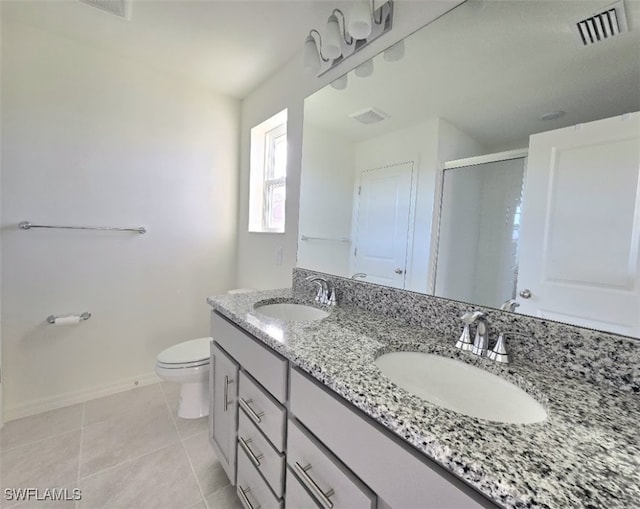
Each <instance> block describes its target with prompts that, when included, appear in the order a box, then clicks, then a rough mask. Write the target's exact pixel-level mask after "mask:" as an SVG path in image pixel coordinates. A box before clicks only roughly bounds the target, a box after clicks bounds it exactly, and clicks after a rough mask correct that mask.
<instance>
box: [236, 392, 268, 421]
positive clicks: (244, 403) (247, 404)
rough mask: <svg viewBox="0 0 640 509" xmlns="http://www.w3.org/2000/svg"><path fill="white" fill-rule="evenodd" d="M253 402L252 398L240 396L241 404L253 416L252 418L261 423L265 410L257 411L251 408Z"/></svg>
mask: <svg viewBox="0 0 640 509" xmlns="http://www.w3.org/2000/svg"><path fill="white" fill-rule="evenodd" d="M251 403H253V400H252V399H244V398H240V406H241V407H242V408H244V411H245V412H247V414H248V415H249V417H251V419H253V420H254V421H255V422H256V423H257V424H260V423H261V422H262V419H261V417H262V416H263V415H264V412H257V413H256V411H255V410H254V409H253V408H251V406H250V405H251Z"/></svg>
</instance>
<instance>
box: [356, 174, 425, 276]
mask: <svg viewBox="0 0 640 509" xmlns="http://www.w3.org/2000/svg"><path fill="white" fill-rule="evenodd" d="M412 179H413V163H412V162H409V163H402V164H397V165H393V166H385V167H383V168H377V169H373V170H365V171H363V172H362V173H361V174H360V182H359V191H358V192H359V195H358V199H357V201H356V207H357V213H356V230H355V235H354V250H353V252H352V260H353V264H352V267H353V272H363V273H365V274H366V275H367V277H366V279H365V281H368V282H371V283H378V284H382V285H386V286H393V287H395V288H404V285H405V279H406V268H407V249H408V243H409V215H410V210H411V186H412Z"/></svg>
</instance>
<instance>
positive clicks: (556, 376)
mask: <svg viewBox="0 0 640 509" xmlns="http://www.w3.org/2000/svg"><path fill="white" fill-rule="evenodd" d="M299 277H300V273H299V272H298V274H294V287H295V291H292V290H274V291H268V292H257V293H250V294H240V295H221V296H214V297H210V298H209V299H208V302H209V303H210V304H211V305H212V306H213V308H214V309H215V310H217V311H219V312H220V313H221V314H223V315H224V316H226V317H227V318H229V319H230V320H232V321H233V322H235V323H237V324H238V325H240V326H241V327H243V328H244V329H245V330H247V331H248V332H249V333H251V334H253V335H254V336H255V337H257V338H258V339H259V340H261V341H263V342H264V343H265V344H267V345H268V346H270V347H271V348H273V349H274V350H276V351H277V352H279V353H280V354H282V355H283V356H285V357H287V358H288V359H289V360H291V361H292V362H293V363H294V364H295V365H297V366H298V367H300V368H301V369H302V370H304V371H306V372H307V373H309V374H310V375H311V376H313V377H314V378H316V379H317V380H319V381H320V382H321V383H323V384H324V385H326V386H327V387H329V388H330V389H332V390H333V391H335V392H336V393H337V394H339V395H340V396H342V397H344V398H345V399H346V400H348V401H349V402H351V403H352V404H353V405H355V406H356V407H358V408H360V409H361V410H363V411H364V412H365V413H366V414H368V415H369V416H371V417H372V418H373V419H375V420H376V421H378V422H379V423H381V424H382V425H384V426H385V427H386V428H387V429H389V430H390V431H392V432H393V433H395V434H396V435H398V436H400V437H401V438H403V439H404V440H406V441H407V442H408V443H410V444H412V445H413V446H414V447H415V448H417V449H418V450H420V451H422V452H423V453H425V454H426V455H428V456H429V457H431V458H432V459H434V460H436V461H437V462H439V463H440V464H441V465H443V466H444V467H445V468H447V469H448V470H450V471H451V472H453V473H454V474H455V475H457V476H458V477H460V478H462V479H464V480H465V481H466V482H467V483H469V484H470V485H472V486H474V487H475V488H476V489H477V490H479V491H480V492H482V493H484V494H485V495H486V496H488V497H489V498H491V499H492V500H494V501H495V502H496V503H497V504H498V505H499V506H503V507H518V508H521V507H522V508H524V507H531V508H553V509H556V508H607V509H615V508H620V509H623V508H624V509H628V508H632V507H637V506H638V501H639V500H640V439H639V437H638V435H639V433H638V430H639V428H640V424H639V423H640V397H639V396H638V394H637V393H635V392H634V387H635V386H634V385H633V384H634V383H635V384H637V377H636V378H635V381H634V380H632V381H631V383H630V384H629V383H626V382H625V381H624V380H623V379H619V377H618V375H611V376H610V375H608V374H605V373H604V371H606V369H605V368H604V367H603V366H600V365H599V367H598V368H597V369H598V370H599V371H601V372H602V373H600V374H598V375H596V376H590V375H589V374H584V375H583V374H582V373H580V371H581V370H585V371H588V364H589V362H591V359H592V358H596V359H597V358H599V356H598V355H592V354H591V353H589V354H585V355H582V354H581V352H580V346H579V345H580V342H582V341H584V338H583V337H582V336H580V334H578V336H579V337H578V338H577V339H570V340H569V341H575V342H576V346H575V347H573V348H574V351H571V352H567V353H566V354H565V355H566V357H567V358H566V360H565V361H558V360H557V359H554V360H549V359H547V358H546V357H545V356H544V355H534V354H533V353H532V352H530V351H529V350H530V349H529V348H520V349H517V351H516V355H515V360H514V363H513V364H511V365H509V366H508V367H505V366H503V365H498V364H496V363H493V362H492V361H489V360H487V359H484V358H477V357H475V356H473V355H471V354H469V353H467V352H460V351H459V350H457V349H455V348H454V347H453V343H454V342H455V338H456V335H457V333H459V329H460V327H459V325H458V326H457V327H455V328H454V330H455V331H456V334H455V335H453V337H452V336H451V334H450V330H449V329H450V328H449V327H447V326H446V325H443V323H446V322H447V321H450V322H451V327H453V325H454V321H453V317H449V316H448V315H447V316H443V314H442V311H441V310H440V313H441V314H440V316H438V315H433V314H431V313H434V312H436V311H437V305H436V308H434V309H432V308H430V307H429V305H428V304H425V302H424V300H425V299H426V300H429V299H432V298H429V297H426V296H421V295H416V294H408V295H405V296H404V297H406V299H409V301H412V302H413V305H410V304H408V303H407V302H405V301H402V302H396V304H393V303H391V302H389V303H387V304H386V306H390V307H391V311H392V312H391V313H389V308H387V309H385V310H376V309H375V306H376V305H378V304H377V303H378V300H377V298H376V297H375V295H374V296H373V297H372V300H370V303H371V305H369V306H365V307H368V308H369V309H372V311H370V310H367V309H364V308H363V307H356V306H354V302H353V299H357V298H361V299H368V298H369V297H371V295H370V292H369V290H368V289H367V291H365V292H364V293H367V294H368V296H364V295H361V294H360V293H359V292H360V290H357V291H356V292H355V294H352V295H351V296H347V295H343V297H344V301H343V303H342V304H341V305H340V306H338V307H337V308H334V309H333V310H332V312H331V315H330V316H329V317H328V318H326V319H324V320H321V321H316V322H284V321H280V320H275V319H270V318H268V317H266V316H264V315H261V314H260V313H259V312H256V311H255V309H254V305H255V304H256V302H261V303H267V302H307V303H308V302H309V298H310V296H311V295H313V292H312V291H311V290H309V292H307V287H306V286H305V285H304V284H303V285H299V284H297V282H296V278H298V279H299ZM296 285H297V286H296ZM375 288H380V287H375ZM346 293H348V292H346ZM403 293H406V292H403ZM357 295H360V297H357ZM396 298H397V295H396ZM432 300H435V299H432ZM455 304H456V306H460V305H461V304H460V303H455ZM394 306H395V308H396V309H395V311H394ZM425 306H426V307H425ZM376 311H377V312H376ZM458 311H459V310H457V308H456V310H455V313H456V314H457V313H458ZM396 312H397V315H396V316H397V317H394V316H393V315H394V314H395V313H396ZM453 312H454V308H452V310H451V313H453ZM416 313H420V317H416V316H414V318H409V317H408V316H407V314H411V315H415V314H416ZM496 313H497V312H496ZM390 315H391V316H390ZM490 320H491V317H490ZM412 322H416V323H412ZM490 323H491V322H490ZM511 325H513V324H511ZM572 337H573V336H572ZM539 340H540V341H541V340H542V338H541V337H540V338H539ZM563 341H565V339H563ZM627 341H629V340H627ZM587 344H588V345H589V344H590V343H589V342H587ZM633 347H634V345H631V346H630V347H629V349H630V350H631V351H632V353H624V355H625V359H626V358H630V359H633V355H637V351H636V352H633V350H634V348H633ZM608 348H609V347H608V346H607V347H606V348H605V350H607V351H608ZM398 350H410V351H422V352H432V353H437V354H439V355H444V356H448V357H452V358H458V359H461V360H464V361H465V362H468V363H470V364H473V365H476V366H479V367H481V368H483V369H486V370H488V371H490V372H492V373H495V374H498V375H500V376H503V377H505V378H507V379H509V380H510V381H512V382H514V383H515V384H516V385H518V386H519V387H521V388H523V389H524V390H526V391H527V392H528V393H530V394H531V395H533V396H534V397H535V398H536V399H537V400H538V401H539V402H540V403H541V404H542V405H543V406H544V407H545V409H546V410H547V412H548V418H547V420H546V421H544V422H541V423H536V424H528V425H518V424H501V423H496V422H491V421H486V420H480V419H476V418H473V417H468V416H465V415H461V414H458V413H455V412H453V411H450V410H446V409H443V408H441V407H437V406H435V405H433V404H430V403H428V402H425V401H423V400H421V399H420V398H418V397H416V396H413V395H412V394H410V393H408V392H406V391H404V390H403V389H401V388H399V387H398V386H396V385H395V384H394V383H393V382H391V381H390V380H389V379H387V378H386V377H384V376H383V375H382V374H381V372H380V371H379V370H378V368H377V367H376V366H375V364H374V360H375V358H376V357H377V356H379V355H380V354H382V353H385V352H389V351H398ZM623 350H624V352H626V350H625V349H624V348H623ZM571 357H576V359H575V360H573V361H571V360H570V358H571ZM545 359H547V360H545ZM601 364H602V363H601ZM574 365H575V366H578V365H579V366H581V367H580V368H575V367H573V366H574ZM622 371H624V370H622ZM623 378H624V376H623ZM487 397H490V395H487Z"/></svg>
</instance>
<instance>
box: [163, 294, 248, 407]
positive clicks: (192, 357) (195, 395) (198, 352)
mask: <svg viewBox="0 0 640 509" xmlns="http://www.w3.org/2000/svg"><path fill="white" fill-rule="evenodd" d="M249 292H255V290H254V289H252V288H237V289H235V290H229V291H228V292H227V293H229V294H232V295H233V294H238V293H249ZM212 339H213V338H210V337H209V338H198V339H191V340H189V341H184V342H182V343H178V344H177V345H173V346H170V347H169V348H167V349H166V350H162V352H160V353H159V354H158V358H157V359H156V374H157V375H158V376H159V377H160V378H162V379H163V380H167V381H168V382H178V383H179V384H182V387H181V388H180V403H179V405H178V417H182V418H183V419H197V418H199V417H204V416H206V415H209V359H210V357H211V340H212Z"/></svg>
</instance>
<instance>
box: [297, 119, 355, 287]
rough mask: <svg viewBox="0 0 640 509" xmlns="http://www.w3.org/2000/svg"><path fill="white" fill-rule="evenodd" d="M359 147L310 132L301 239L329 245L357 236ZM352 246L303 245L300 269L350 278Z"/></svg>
mask: <svg viewBox="0 0 640 509" xmlns="http://www.w3.org/2000/svg"><path fill="white" fill-rule="evenodd" d="M354 162H355V146H354V143H353V142H352V141H350V140H348V139H345V138H344V137H340V136H336V135H335V134H334V133H332V132H329V131H327V130H325V129H322V128H319V127H315V126H312V125H309V124H307V125H305V127H304V143H303V146H302V167H303V168H304V172H303V173H302V181H301V183H300V202H301V203H304V207H301V208H300V219H299V230H300V235H307V236H318V237H325V238H329V239H340V238H349V237H350V236H351V216H352V209H353V181H354ZM350 251H351V244H350V243H348V242H338V241H331V240H303V241H300V242H299V245H298V261H297V265H298V267H304V268H306V269H312V270H317V271H319V272H326V273H328V274H336V275H338V276H344V277H349V253H350Z"/></svg>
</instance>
